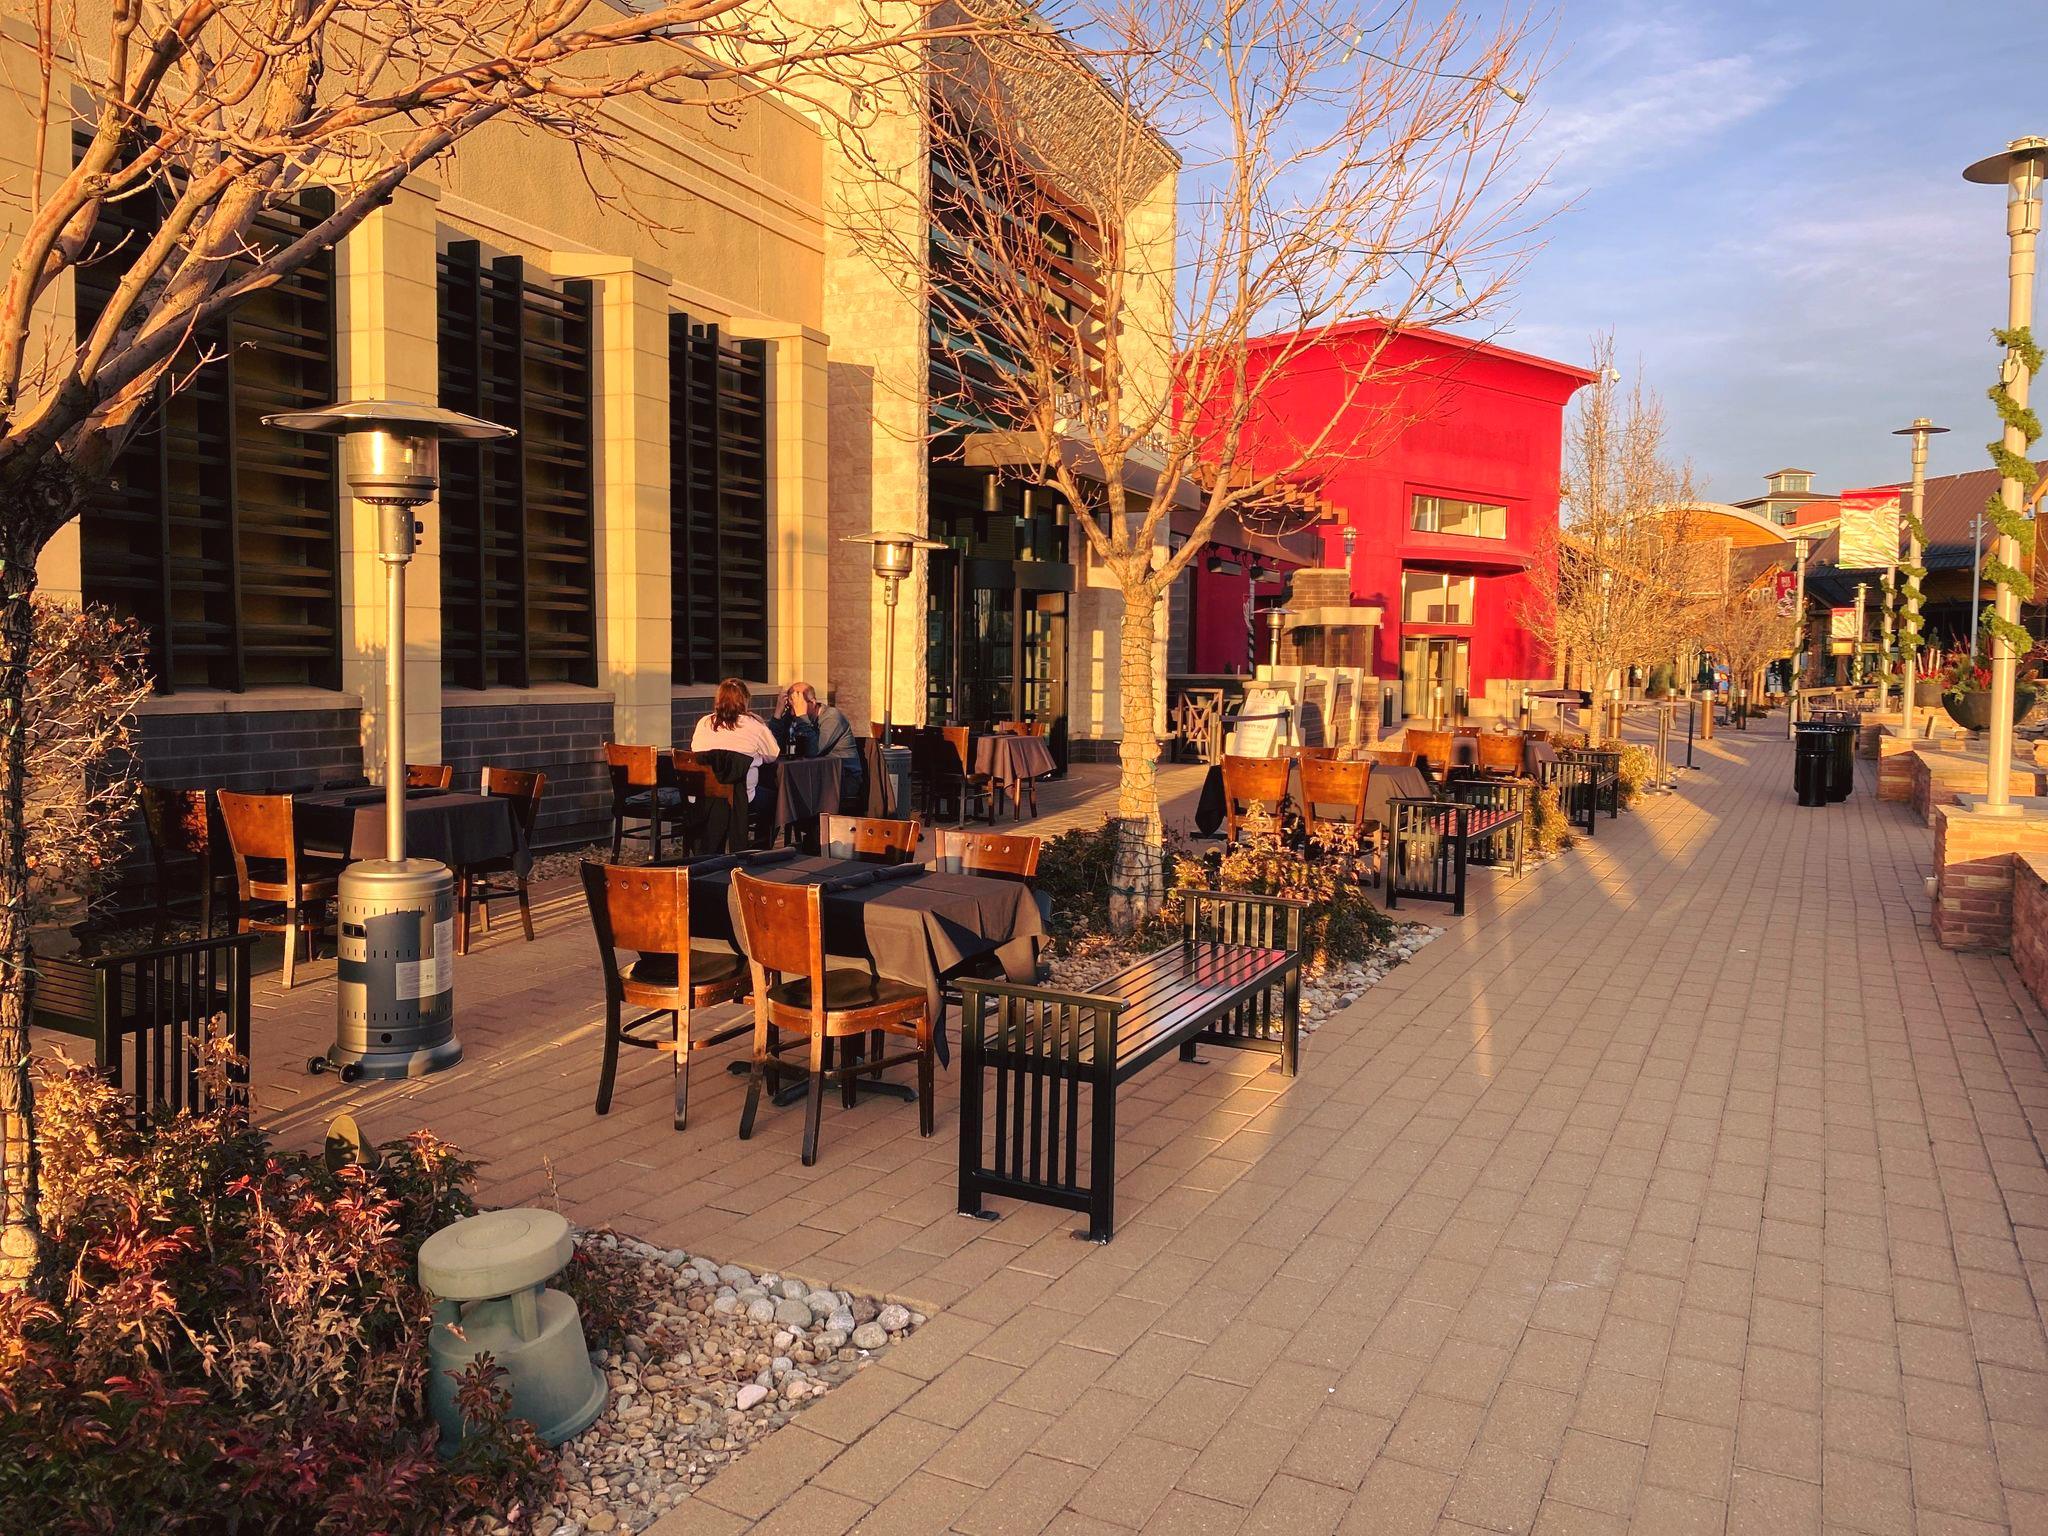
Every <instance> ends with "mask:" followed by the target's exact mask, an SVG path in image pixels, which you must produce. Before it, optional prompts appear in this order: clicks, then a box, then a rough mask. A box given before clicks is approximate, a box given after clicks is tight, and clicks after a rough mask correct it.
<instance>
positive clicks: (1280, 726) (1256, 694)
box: [1223, 683, 1294, 757]
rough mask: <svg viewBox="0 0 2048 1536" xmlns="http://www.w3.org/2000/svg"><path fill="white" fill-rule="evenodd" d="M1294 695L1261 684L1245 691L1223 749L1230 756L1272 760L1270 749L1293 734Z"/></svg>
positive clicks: (1287, 739) (1287, 691)
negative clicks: (1235, 720)
mask: <svg viewBox="0 0 2048 1536" xmlns="http://www.w3.org/2000/svg"><path fill="white" fill-rule="evenodd" d="M1293 719H1294V694H1293V691H1292V690H1291V689H1287V688H1279V687H1275V686H1273V685H1272V684H1270V683H1262V684H1259V685H1256V686H1254V687H1250V688H1247V689H1245V691H1244V708H1243V709H1242V710H1240V711H1239V712H1238V716H1237V724H1236V726H1235V727H1234V728H1233V729H1232V731H1231V733H1230V739H1229V741H1227V742H1225V743H1224V747H1223V750H1224V751H1225V752H1228V753H1229V754H1230V755H1231V756H1232V757H1271V756H1272V755H1273V748H1274V747H1275V746H1276V745H1278V744H1279V743H1281V742H1285V741H1289V740H1291V739H1292V737H1293V732H1292V731H1291V730H1290V729H1289V726H1290V725H1291V723H1292V722H1293Z"/></svg>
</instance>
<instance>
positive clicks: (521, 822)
mask: <svg viewBox="0 0 2048 1536" xmlns="http://www.w3.org/2000/svg"><path fill="white" fill-rule="evenodd" d="M481 785H482V790H483V795H484V798H485V799H487V800H510V801H511V802H512V820H513V821H514V822H516V823H517V824H518V827H519V835H520V836H521V837H522V838H530V837H531V836H532V835H533V818H534V817H535V816H537V815H539V814H540V796H541V791H542V790H544V789H546V788H547V785H548V776H547V775H546V774H544V773H530V772H528V771H527V770H526V769H524V768H493V767H491V766H490V765H489V764H488V763H486V764H485V765H484V770H483V774H482V777H481Z"/></svg>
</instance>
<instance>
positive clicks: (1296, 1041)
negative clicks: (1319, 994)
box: [1280, 967, 1301, 1077]
mask: <svg viewBox="0 0 2048 1536" xmlns="http://www.w3.org/2000/svg"><path fill="white" fill-rule="evenodd" d="M1280 998H1281V1005H1280V1006H1281V1014H1280V1071H1281V1074H1282V1075H1283V1076H1286V1077H1293V1076H1294V1075H1295V1074H1296V1073H1298V1072H1299V1071H1300V1070H1301V971H1300V969H1299V968H1298V967H1297V968H1296V969H1294V970H1291V971H1289V972H1288V973H1287V982H1286V984H1285V985H1284V986H1283V987H1282V988H1281V989H1280Z"/></svg>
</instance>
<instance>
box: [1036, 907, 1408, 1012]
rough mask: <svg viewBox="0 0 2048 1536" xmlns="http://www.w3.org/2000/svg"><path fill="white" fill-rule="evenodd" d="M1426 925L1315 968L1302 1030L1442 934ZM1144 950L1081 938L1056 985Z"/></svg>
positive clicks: (1099, 974)
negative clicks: (1357, 956)
mask: <svg viewBox="0 0 2048 1536" xmlns="http://www.w3.org/2000/svg"><path fill="white" fill-rule="evenodd" d="M1442 932H1443V929H1441V928H1432V927H1431V926H1430V925H1429V924H1427V923H1402V924H1400V925H1398V926H1397V927H1396V929H1395V932H1394V937H1393V939H1392V940H1391V941H1390V942H1389V943H1388V944H1387V946H1386V948H1385V949H1383V950H1381V951H1380V952H1379V953H1378V954H1376V955H1374V956H1372V958H1370V959H1368V960H1358V961H1351V962H1348V963H1343V964H1335V965H1329V966H1325V967H1324V968H1323V969H1321V970H1320V971H1311V972H1310V973H1309V974H1308V975H1306V976H1305V977H1304V978H1303V980H1302V984H1301V1032H1302V1033H1303V1034H1305V1035H1307V1034H1313V1033H1314V1032H1315V1031H1316V1029H1317V1028H1318V1026H1320V1025H1321V1024H1322V1022H1323V1020H1325V1019H1327V1018H1328V1017H1329V1016H1330V1015H1331V1014H1333V1013H1335V1012H1336V1011H1337V1010H1338V1009H1339V1008H1348V1007H1350V1006H1351V1005H1352V1004H1353V1003H1355V1002H1357V1001H1358V999H1359V997H1360V996H1361V995H1362V994H1363V993H1364V992H1365V990H1366V989H1367V988H1368V987H1372V986H1375V985H1377V984H1378V983H1379V982H1380V981H1382V980H1384V979H1385V977H1386V974H1387V972H1389V971H1391V970H1392V969H1393V968H1394V967H1395V966H1397V965H1400V964H1401V963H1402V962H1403V961H1405V960H1407V959H1408V958H1409V957H1410V956H1412V955H1413V954H1414V953H1415V952H1416V951H1417V950H1419V949H1420V948H1422V946H1423V945H1425V944H1427V943H1428V942H1429V941H1430V940H1431V939H1434V938H1435V937H1436V936H1437V935H1438V934H1440V933H1442ZM1143 953H1144V952H1143V951H1142V950H1135V949H1127V948H1125V947H1123V946H1122V945H1119V944H1116V943H1113V942H1112V941H1110V940H1108V939H1103V938H1093V937H1091V938H1085V939H1081V940H1079V941H1078V942H1077V943H1076V944H1075V945H1074V948H1073V950H1072V951H1071V952H1070V953H1068V954H1065V955H1062V956H1059V957H1057V958H1055V959H1054V960H1053V961H1052V983H1051V984H1052V985H1053V986H1055V987H1064V988H1067V989H1069V990H1072V991H1077V992H1085V991H1087V990H1088V989H1089V988H1090V987H1092V986H1093V985H1095V984H1096V983H1097V982H1099V981H1101V980H1103V979H1104V978H1105V977H1108V976H1113V975H1115V974H1116V973H1117V972H1118V971H1120V970H1122V969H1123V968H1124V967H1125V966H1127V965H1130V964H1131V963H1132V962H1134V961H1136V960H1137V959H1139V958H1140V957H1141V956H1142V954H1143Z"/></svg>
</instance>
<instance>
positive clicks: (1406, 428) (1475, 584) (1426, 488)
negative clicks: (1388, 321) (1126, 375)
mask: <svg viewBox="0 0 2048 1536" xmlns="http://www.w3.org/2000/svg"><path fill="white" fill-rule="evenodd" d="M1374 348H1378V349H1379V351H1378V355H1377V357H1376V358H1375V357H1374V356H1373V349H1374ZM1284 367H1285V375H1284V377H1281V378H1278V379H1275V380H1272V381H1269V382H1268V383H1267V384H1266V385H1265V386H1264V393H1263V397H1262V404H1263V407H1264V409H1265V410H1266V412H1267V414H1268V417H1269V420H1268V423H1267V424H1266V426H1265V427H1264V428H1263V429H1262V430H1261V432H1260V434H1259V435H1260V437H1261V438H1262V439H1263V440H1264V441H1265V442H1267V443H1269V444H1270V445H1271V447H1270V450H1269V451H1268V452H1266V453H1264V454H1259V453H1256V452H1255V461H1263V462H1265V463H1270V462H1273V461H1275V460H1292V459H1294V458H1296V457H1298V456H1299V453H1300V450H1299V449H1298V448H1297V447H1295V446H1294V445H1295V444H1297V443H1299V442H1301V441H1303V440H1304V439H1308V438H1312V437H1314V436H1315V435H1316V434H1318V433H1319V432H1321V431H1322V429H1323V428H1324V426H1325V424H1327V423H1328V422H1329V421H1330V419H1331V417H1332V415H1333V413H1335V412H1337V411H1338V410H1339V408H1340V406H1342V407H1343V411H1344V418H1345V419H1344V421H1343V422H1342V423H1341V424H1340V425H1339V427H1338V429H1337V430H1336V431H1335V432H1334V433H1332V434H1330V436H1329V439H1328V440H1329V442H1330V443H1331V444H1332V447H1331V451H1330V453H1329V455H1328V459H1327V462H1326V463H1324V464H1322V465H1320V466H1318V467H1319V470H1320V478H1321V487H1320V488H1321V490H1322V492H1323V494H1324V495H1325V496H1326V498H1327V499H1328V500H1329V501H1330V502H1331V503H1332V505H1333V506H1334V507H1335V508H1336V509H1337V512H1338V515H1339V518H1340V521H1339V522H1338V523H1336V524H1334V525H1331V526H1328V527H1326V528H1325V529H1324V531H1323V546H1324V547H1323V556H1322V558H1323V563H1324V564H1325V565H1326V566H1331V567H1342V566H1343V565H1344V564H1345V551H1344V540H1343V532H1344V530H1345V529H1347V528H1348V529H1349V530H1351V531H1352V532H1353V533H1354V534H1355V543H1354V548H1353V550H1352V553H1351V557H1350V568H1351V595H1352V601H1353V602H1354V603H1363V604H1369V605H1373V606H1376V607H1378V608H1380V609H1381V611H1382V618H1381V622H1380V626H1379V630H1378V635H1377V639H1376V644H1375V668H1374V670H1375V671H1376V672H1377V673H1378V674H1379V676H1380V677H1382V678H1385V679H1388V680H1390V681H1391V680H1395V679H1398V680H1399V681H1400V682H1401V684H1402V689H1401V704H1400V710H1401V712H1402V713H1406V714H1419V713H1426V712H1427V710H1428V708H1429V701H1430V698H1431V696H1432V695H1433V693H1434V691H1435V690H1436V689H1437V688H1442V690H1443V693H1444V698H1445V700H1446V705H1447V707H1449V704H1450V701H1451V699H1452V698H1453V696H1454V695H1456V694H1465V695H1467V696H1468V697H1469V700H1470V709H1471V712H1472V713H1475V714H1497V713H1509V712H1512V711H1513V710H1514V709H1515V708H1516V707H1517V706H1518V704H1519V701H1520V696H1521V690H1522V688H1523V686H1524V685H1525V684H1534V685H1537V686H1541V685H1543V684H1545V683H1547V682H1549V681H1550V680H1551V679H1552V675H1553V669H1552V665H1551V659H1550V657H1549V655H1548V654H1547V652H1546V649H1545V647H1544V646H1543V645H1542V643H1541V642H1540V641H1539V640H1538V639H1537V637H1536V636H1535V635H1533V634H1531V633H1530V632H1529V630H1528V629H1527V628H1526V626H1525V624H1524V622H1523V613H1524V607H1525V604H1526V601H1527V599H1528V597H1529V595H1530V587H1531V582H1530V576H1529V573H1530V571H1531V569H1532V568H1533V567H1534V566H1535V565H1536V563H1537V562H1538V561H1539V560H1542V559H1545V558H1548V557H1549V552H1550V550H1551V549H1552V545H1551V541H1550V539H1549V538H1548V536H1547V535H1548V534H1549V533H1550V532H1551V531H1554V530H1555V528H1556V527H1557V507H1558V466H1559V460H1560V454H1561V449H1562V440H1563V430H1564V410H1565V406H1566V404H1567V403H1568V402H1569V401H1570V400H1571V397H1572V395H1573V394H1574V393H1575V392H1576V391H1577V390H1579V389H1580V388H1581V387H1583V386H1584V385H1586V384H1589V383H1591V382H1592V380H1593V375H1592V374H1591V373H1589V372H1587V371H1586V370H1585V369H1583V368H1577V367H1573V366H1571V365H1570V364H1567V363H1556V362H1551V361H1549V360H1547V359H1545V358H1540V357H1532V356H1530V355H1528V354H1527V353H1523V352H1513V351H1509V350H1508V349H1507V348H1505V347H1496V346H1490V345H1488V344H1486V343H1484V342H1476V341H1471V340H1468V339H1466V338H1464V337H1461V336H1452V335H1449V334H1446V333H1444V332H1442V331H1431V330H1425V329H1420V328H1412V327H1411V328H1409V329H1406V330H1404V331H1401V332H1400V333H1398V334H1395V335H1392V336H1389V335H1387V333H1386V328H1385V327H1384V326H1383V325H1381V324H1380V323H1379V322H1377V321H1359V322H1354V323H1352V324H1349V325H1345V326H1339V327H1336V328H1334V329H1332V330H1331V331H1330V332H1329V333H1328V334H1327V336H1325V337H1324V338H1323V339H1322V340H1321V341H1320V342H1319V343H1318V344H1317V345H1316V347H1315V348H1314V349H1312V350H1310V351H1308V352H1305V353H1300V354H1296V355H1295V356H1294V357H1292V358H1290V359H1289V360H1288V361H1287V362H1286V363H1285V364H1284ZM1368 368H1369V369H1370V371H1371V372H1372V374H1373V377H1372V379H1371V380H1370V381H1369V382H1368V383H1367V384H1366V386H1365V387H1364V388H1362V389H1360V390H1359V391H1357V393H1356V397H1355V398H1353V399H1352V400H1351V401H1350V403H1349V404H1348V406H1345V405H1343V401H1344V396H1345V394H1346V393H1347V392H1349V391H1350V389H1351V384H1352V381H1353V380H1354V379H1355V378H1356V377H1357V376H1358V374H1359V373H1360V371H1361V370H1365V369H1368ZM1216 553H1217V554H1219V555H1221V556H1223V557H1225V558H1224V559H1223V560H1221V561H1210V562H1200V561H1198V562H1197V565H1196V570H1195V574H1194V585H1193V590H1192V592H1191V593H1190V601H1189V608H1190V614H1191V618H1192V620H1193V622H1192V623H1191V624H1190V626H1189V628H1190V631H1191V634H1192V636H1193V637H1194V638H1195V644H1194V645H1192V646H1191V647H1190V654H1189V656H1188V661H1189V662H1191V663H1194V665H1192V666H1190V668H1189V670H1191V671H1192V670H1199V671H1205V672H1217V671H1228V670H1234V669H1236V668H1238V667H1241V666H1243V665H1244V664H1245V663H1246V662H1248V661H1249V660H1250V659H1251V657H1250V655H1249V650H1248V646H1247V644H1246V639H1245V624H1244V618H1243V609H1244V601H1245V591H1246V582H1245V579H1244V577H1243V576H1242V575H1241V574H1239V573H1238V572H1237V571H1235V570H1231V569H1229V568H1228V567H1230V566H1236V565H1239V564H1240V562H1238V561H1236V560H1235V559H1233V558H1230V556H1231V551H1230V550H1229V549H1228V548H1224V549H1220V550H1218V551H1217V552H1216ZM1207 564H1222V565H1223V566H1225V567H1226V568H1225V569H1224V570H1222V571H1220V572H1215V573H1212V572H1211V571H1209V570H1208V569H1206V565H1207ZM1269 564H1270V562H1269ZM1279 592H1280V587H1279V584H1278V582H1277V581H1274V582H1268V583H1266V584H1264V585H1263V586H1262V588H1261V595H1262V597H1263V596H1266V595H1270V596H1271V597H1273V598H1277V597H1278V595H1279ZM1261 654H1262V656H1263V652H1262V653H1261Z"/></svg>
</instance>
